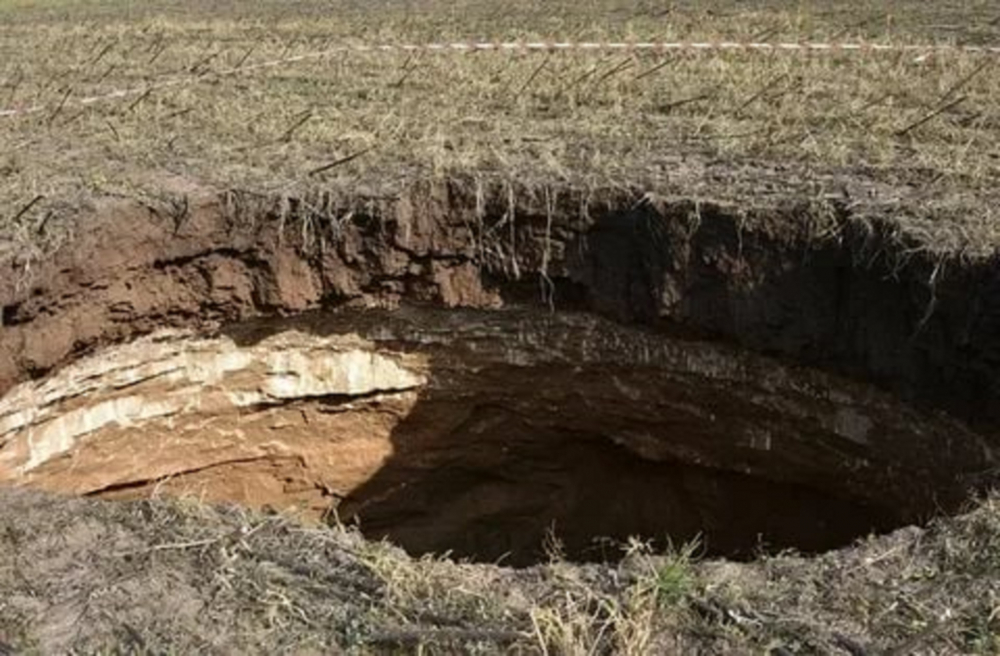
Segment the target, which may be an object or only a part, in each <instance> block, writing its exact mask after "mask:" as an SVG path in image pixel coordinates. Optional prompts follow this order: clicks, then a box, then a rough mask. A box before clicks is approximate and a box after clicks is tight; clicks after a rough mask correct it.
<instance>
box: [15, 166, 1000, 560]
mask: <svg viewBox="0 0 1000 656" xmlns="http://www.w3.org/2000/svg"><path fill="white" fill-rule="evenodd" d="M467 191H468V188H467V187H462V185H457V184H456V185H451V186H449V185H444V186H438V187H434V186H431V187H428V188H427V189H420V188H417V189H416V190H414V191H412V192H408V194H405V195H403V196H402V197H401V198H399V199H396V200H392V201H386V202H385V203H384V204H383V205H378V203H376V202H375V201H373V202H372V203H371V205H370V208H375V209H369V210H361V209H358V207H360V206H355V207H354V208H353V209H352V211H351V212H348V213H346V214H338V213H337V212H336V211H335V210H336V209H337V208H336V207H335V203H334V202H333V200H331V198H325V199H322V198H321V199H319V200H318V201H317V202H315V203H310V204H307V205H308V207H313V208H316V207H321V208H326V210H324V211H329V212H331V213H332V214H329V215H324V216H310V217H307V218H308V221H306V220H305V219H304V218H303V217H300V216H296V215H295V214H294V211H293V212H292V214H291V215H288V216H286V214H287V211H288V208H287V207H286V206H284V205H282V206H281V207H282V208H284V209H282V210H281V211H282V212H283V213H282V214H280V217H279V215H278V214H275V215H274V216H272V217H270V218H272V219H274V220H266V218H267V217H262V216H260V214H261V212H259V211H257V210H255V209H254V207H253V206H251V205H252V204H251V203H249V201H246V199H243V200H242V201H241V200H240V199H239V198H236V197H227V198H226V199H225V202H222V203H214V202H207V203H205V204H202V205H199V204H197V203H192V205H191V208H192V209H191V212H190V215H189V216H188V217H186V220H185V222H184V223H183V224H182V225H177V224H176V223H174V222H173V221H170V220H165V219H162V218H160V217H157V216H156V215H155V214H150V213H149V212H148V211H147V210H145V209H144V208H131V210H130V209H129V208H124V209H121V208H119V209H118V210H116V212H112V213H109V214H108V215H107V217H106V220H101V218H100V217H92V220H91V221H90V223H88V224H87V225H88V230H87V231H86V232H85V234H83V235H81V236H80V241H79V243H77V244H75V245H74V246H73V249H72V250H68V251H66V252H64V253H61V254H57V255H55V256H53V257H52V258H51V261H47V262H45V263H44V264H42V265H39V267H37V268H35V269H33V270H32V271H33V275H34V276H36V278H37V280H38V283H37V284H36V285H34V286H32V285H26V286H25V285H22V284H21V283H20V282H19V281H21V280H22V279H24V276H23V275H21V274H19V273H18V271H14V270H12V273H11V274H10V275H6V276H0V307H6V308H17V312H16V315H17V316H16V317H13V318H12V317H5V320H4V322H3V324H4V325H3V326H2V330H3V340H0V393H3V396H2V397H0V481H5V482H10V483H15V484H21V485H31V486H36V487H42V488H46V489H50V490H56V491H62V492H70V493H75V494H85V495H95V496H101V497H107V498H134V497H141V496H148V495H150V494H175V495H193V496H195V497H196V498H198V499H204V500H207V501H235V502H239V503H243V504H247V505H250V506H254V507H273V508H276V509H278V510H282V511H286V510H287V511H293V512H297V513H300V514H302V515H303V516H305V517H306V518H309V519H312V520H331V519H339V520H340V521H343V522H346V523H356V524H357V525H358V526H360V527H361V529H362V530H363V531H364V532H365V534H366V535H368V536H369V537H371V538H374V539H380V538H382V537H388V538H389V539H391V540H393V541H394V542H397V543H398V544H400V545H402V546H403V547H405V548H407V549H408V550H409V551H411V552H412V553H415V554H421V553H427V552H434V553H442V552H449V551H450V552H452V553H453V554H455V555H457V556H461V557H466V558H471V559H476V560H484V561H493V560H503V561H504V562H507V563H512V564H526V563H531V562H535V561H537V560H538V559H542V558H545V557H546V549H550V548H552V547H553V546H554V545H555V544H559V545H561V546H560V548H561V549H562V550H563V552H564V553H565V554H566V555H567V556H569V557H571V558H579V559H599V558H614V557H616V556H617V555H618V553H619V551H618V549H617V546H616V543H618V542H620V541H623V540H625V539H627V538H629V537H631V536H637V537H640V538H642V539H645V540H651V541H653V542H655V543H658V544H659V545H664V544H666V543H667V542H668V541H673V542H674V543H675V544H676V543H679V542H683V541H687V540H691V539H693V538H695V537H697V538H698V539H699V540H700V542H701V544H702V545H703V548H704V550H705V551H706V552H707V553H710V554H721V555H727V556H733V557H747V556H750V555H752V554H754V553H756V552H757V551H758V550H767V551H774V550H779V549H784V548H788V547H793V548H797V549H800V550H803V551H808V552H811V551H818V550H822V549H827V548H831V547H836V546H838V545H842V544H845V543H848V542H850V541H851V540H853V539H854V538H856V537H858V536H861V535H865V534H867V533H869V532H870V531H883V530H888V529H891V528H893V527H896V526H900V525H904V524H909V523H912V522H920V521H923V520H924V519H926V518H927V517H929V516H931V515H934V514H937V513H940V512H948V511H951V510H953V509H955V508H957V507H958V506H959V505H960V504H961V503H962V502H963V501H965V500H966V499H967V498H968V496H967V495H968V492H969V491H970V490H973V489H980V488H983V487H985V486H988V485H989V484H990V483H991V481H992V480H994V479H993V478H992V477H993V476H994V472H995V468H996V466H995V458H994V456H993V451H992V446H993V445H994V444H996V442H997V439H998V434H997V428H996V427H997V419H998V418H1000V382H998V381H1000V376H998V373H997V372H998V371H1000V340H998V339H997V336H998V335H1000V269H998V268H997V260H996V259H995V258H994V259H989V258H985V257H984V258H979V259H976V260H975V261H973V260H972V259H968V258H966V259H962V260H961V261H959V260H955V261H954V263H953V264H950V265H948V266H945V265H943V264H942V263H941V260H940V259H938V258H937V256H930V255H927V254H926V253H925V252H924V251H921V250H919V249H911V250H905V249H906V248H907V245H906V244H905V243H903V242H902V241H901V238H900V237H899V233H898V230H897V229H896V228H898V226H895V225H894V224H886V225H885V226H883V227H882V228H880V227H879V224H878V223H877V222H875V223H873V222H872V220H871V218H870V217H866V218H864V219H863V220H861V221H858V222H852V220H851V219H850V217H849V216H848V210H847V209H846V208H842V211H840V212H833V213H824V214H823V216H822V217H819V219H822V221H823V222H825V223H822V234H823V235H827V236H829V235H833V237H831V238H826V237H823V238H821V237H818V236H817V234H816V233H815V232H813V231H810V230H811V228H810V227H809V226H813V225H814V223H815V222H814V221H813V219H816V217H813V218H812V219H811V218H810V217H809V216H808V212H807V210H804V209H802V208H801V206H800V205H790V206H789V207H790V209H788V210H787V211H786V210H782V209H780V208H776V207H774V206H769V207H764V208H758V209H754V208H749V209H747V208H733V207H729V208H727V207H723V206H720V205H713V204H711V203H704V202H699V203H691V202H685V201H676V202H672V203H671V202H666V201H663V202H661V201H656V202H653V201H651V200H650V197H649V196H647V195H641V196H629V195H627V194H626V195H624V196H623V195H622V193H623V192H617V191H616V192H613V193H612V192H608V193H603V194H601V193H598V192H596V191H588V192H586V193H583V192H576V191H573V190H568V191H566V192H565V193H562V194H560V195H558V198H557V197H555V196H548V197H547V198H549V199H550V200H551V202H540V203H535V204H534V205H532V202H530V199H531V198H532V196H531V195H530V194H528V195H526V196H525V197H526V198H528V201H525V203H523V204H518V202H520V201H517V202H515V201H512V200H511V199H512V198H513V197H518V198H520V196H517V195H516V194H514V193H513V191H512V190H510V189H507V188H500V189H493V190H492V191H490V190H489V189H481V190H479V191H478V192H477V193H475V194H470V193H467ZM244 201H246V202H244ZM320 201H322V202H320ZM254 202H257V201H254ZM380 202H381V201H380ZM307 205H303V206H302V207H306V206H307ZM522 205H523V206H522ZM581 208H583V211H581ZM257 209H259V208H257ZM300 209H301V208H300ZM293 210H294V208H293ZM303 211H304V210H303ZM803 212H805V213H806V215H803ZM331 217H333V218H331ZM338 217H339V218H338ZM279 218H280V220H278V219H279ZM334 219H335V220H334ZM819 219H816V220H819ZM123 221H127V225H129V226H130V230H128V231H122V229H121V225H123ZM296 221H300V223H295V222H296ZM830 221H834V222H835V223H834V224H833V225H832V226H831V225H830V224H829V222H830ZM292 224H294V225H297V226H298V228H296V229H295V230H288V231H285V232H282V229H283V228H282V226H286V225H292ZM299 228H301V229H299ZM903 250H905V253H903ZM901 253H903V254H901ZM914 253H916V254H914ZM21 273H23V272H21ZM383 304H389V305H392V306H396V305H398V304H402V307H401V308H399V309H396V310H393V311H390V310H373V309H370V308H371V307H372V306H377V307H381V306H382V305H383ZM362 307H368V308H369V309H362ZM461 307H466V308H469V307H478V308H480V309H479V310H472V309H459V308H461ZM323 308H326V309H325V310H324V309H323ZM449 308H450V309H449ZM490 308H492V309H490ZM501 308H502V309H501ZM8 314H9V313H8ZM262 317H263V318H262ZM7 319H10V321H7ZM15 319H16V320H15ZM170 327H173V328H174V329H175V332H169V331H167V332H164V330H165V329H167V328H170ZM185 330H187V331H190V332H184V331H185ZM944 412H947V413H949V414H943V413H944Z"/></svg>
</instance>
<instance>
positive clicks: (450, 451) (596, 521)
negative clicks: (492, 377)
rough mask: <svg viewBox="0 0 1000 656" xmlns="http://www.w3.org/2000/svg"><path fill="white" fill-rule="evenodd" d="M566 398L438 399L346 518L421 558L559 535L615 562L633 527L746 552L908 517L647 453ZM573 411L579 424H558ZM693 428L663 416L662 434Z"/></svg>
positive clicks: (521, 560)
mask: <svg viewBox="0 0 1000 656" xmlns="http://www.w3.org/2000/svg"><path fill="white" fill-rule="evenodd" d="M549 373H550V372H549ZM609 373H610V372H609ZM619 373H620V372H619ZM567 375H570V374H569V373H568V372H567ZM598 375H600V373H598ZM520 376H521V378H520V380H517V379H512V380H511V379H509V380H507V381H506V384H507V387H508V388H509V387H510V385H512V384H513V385H515V386H516V385H522V386H523V391H522V394H524V395H527V396H530V395H532V387H531V385H532V379H533V378H534V377H533V376H532V372H531V371H530V370H529V371H527V372H522V373H521V374H520ZM566 398H568V399H570V400H571V406H572V407H563V408H558V407H557V408H553V407H546V404H545V403H538V404H533V403H530V402H529V403H517V402H514V403H512V404H509V405H514V406H520V407H519V408H511V407H509V405H508V404H507V403H506V401H507V399H505V394H504V393H502V392H501V393H498V394H497V398H496V402H495V403H490V402H489V401H488V400H487V401H484V402H481V403H476V404H473V405H468V406H463V403H464V402H465V401H464V400H463V399H455V398H447V396H444V395H435V394H430V395H428V396H427V397H426V398H424V399H422V400H421V401H420V402H418V404H417V405H416V407H415V408H414V409H413V410H412V411H411V413H410V414H409V415H408V417H407V418H406V419H405V420H404V421H403V422H402V423H401V424H400V425H399V426H398V427H397V429H396V430H395V432H394V434H393V438H392V441H393V446H394V455H393V456H392V457H391V458H390V459H389V460H388V461H387V462H386V463H385V465H384V466H383V467H382V468H381V469H380V471H379V472H378V473H377V474H376V475H375V476H374V477H373V478H371V479H370V480H369V481H368V482H367V483H365V484H364V485H362V486H361V487H360V488H358V489H356V490H355V491H354V492H353V493H352V494H351V495H350V496H349V497H348V498H347V499H346V500H345V501H344V502H343V503H342V504H341V505H340V507H339V508H338V516H339V518H340V520H341V521H346V522H349V523H350V522H357V523H358V524H359V525H360V528H361V530H362V532H363V533H364V534H365V535H366V536H367V537H368V538H370V539H382V538H387V539H389V540H390V541H391V542H393V543H395V544H397V545H399V546H401V547H403V548H404V549H405V550H407V551H408V552H409V553H411V554H413V555H422V554H428V553H438V554H441V553H446V552H450V553H451V554H452V555H453V556H455V557H458V558H464V559H469V560H473V561H480V562H496V561H501V562H503V563H505V564H509V565H514V566H527V565H531V564H534V563H537V562H541V561H545V560H547V559H548V557H549V554H548V553H547V550H548V549H549V547H548V546H547V545H550V544H552V543H553V538H554V539H555V541H556V542H557V543H558V544H559V545H560V547H561V551H562V555H564V556H565V557H567V558H570V559H572V560H579V561H606V560H616V559H618V558H620V557H621V556H622V555H623V553H622V550H621V546H622V545H623V544H624V543H625V542H626V541H627V540H628V539H629V538H630V537H633V536H635V537H639V538H641V539H644V540H649V541H651V542H652V543H653V544H654V545H655V546H657V547H660V548H664V547H666V546H667V545H668V543H670V542H672V543H673V544H675V545H676V544H679V543H682V542H687V541H689V540H692V539H695V538H698V539H699V542H700V544H701V545H702V549H703V550H704V552H705V553H706V554H707V555H724V556H727V557H733V558H749V557H752V556H754V555H755V554H758V553H760V552H761V551H766V552H774V551H778V550H782V549H786V548H795V549H797V550H800V551H804V552H816V551H821V550H825V549H830V548H834V547H838V546H842V545H845V544H848V543H850V542H852V541H853V540H855V539H856V538H858V537H859V536H865V535H867V534H869V533H870V532H872V531H886V530H890V529H892V528H894V527H897V526H900V525H902V524H904V523H905V519H904V518H903V517H902V516H901V515H899V514H897V513H894V512H892V511H891V510H889V509H887V508H882V507H873V506H871V505H869V504H866V503H865V502H862V501H857V500H852V499H849V498H847V497H846V496H844V497H840V496H837V495H835V494H832V493H830V492H828V491H823V490H819V489H811V488H810V487H807V486H805V485H801V484H792V483H785V482H778V481H773V480H768V479H766V478H763V477H760V476H752V475H747V474H743V473H739V472H734V471H724V470H721V469H713V468H710V467H704V466H699V465H697V464H690V463H681V462H678V461H653V460H650V459H647V458H644V457H642V456H640V455H638V454H636V453H634V452H633V451H631V450H630V449H629V448H628V447H626V446H623V445H622V444H619V443H616V440H615V436H614V435H612V434H606V433H604V432H602V431H601V428H602V425H604V426H607V425H609V424H614V423H615V419H614V418H613V417H612V418H610V420H609V418H608V417H607V416H605V417H598V416H597V414H598V413H601V412H602V411H604V412H606V411H607V410H606V408H607V406H606V405H605V406H604V408H605V409H604V410H602V409H597V408H588V406H587V402H586V401H585V400H584V399H583V398H580V397H574V396H573V395H572V394H570V395H568V396H567V397H566ZM505 405H506V406H507V407H505ZM532 407H534V408H535V409H537V414H532V413H531V408H532ZM588 412H592V413H594V416H593V422H592V423H593V424H594V427H595V429H596V430H595V431H593V432H589V431H587V430H581V429H580V428H579V421H577V420H579V419H582V420H583V423H587V418H586V415H587V414H588ZM566 413H569V414H570V415H573V416H574V417H575V419H574V421H571V422H568V423H571V424H576V426H570V427H568V426H561V425H560V417H565V416H566ZM684 430H686V428H685V426H684V424H683V423H678V422H671V421H664V422H663V423H662V434H661V435H660V436H659V437H661V438H667V439H669V436H670V433H671V432H678V431H684ZM687 430H688V432H689V433H690V427H687ZM685 437H686V438H690V435H688V436H685ZM685 437H681V439H685Z"/></svg>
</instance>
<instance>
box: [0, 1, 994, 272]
mask: <svg viewBox="0 0 1000 656" xmlns="http://www.w3.org/2000/svg"><path fill="white" fill-rule="evenodd" d="M189 5H190V3H180V2H166V1H163V0H160V1H159V2H148V3H127V2H108V1H104V2H97V1H92V2H54V3H51V2H25V1H23V0H17V1H12V0H5V1H4V2H0V107H3V108H19V107H21V108H23V107H41V108H42V109H40V110H39V111H36V112H34V113H31V114H27V115H19V116H8V117H2V118H0V143H2V144H3V145H4V148H3V150H2V153H0V204H2V206H3V208H4V211H3V213H2V216H3V219H2V221H0V230H2V238H4V239H6V240H8V242H9V241H10V240H14V241H16V242H18V243H19V244H20V245H21V247H22V248H23V247H26V246H28V245H29V244H30V245H31V247H32V248H34V247H37V246H39V245H43V246H44V244H43V243H42V242H44V241H45V240H41V239H39V236H40V234H44V236H47V237H48V238H49V239H50V240H55V241H58V240H59V239H61V238H62V237H64V236H65V234H64V233H65V232H66V230H68V229H69V228H68V227H65V226H62V222H61V220H62V219H64V218H67V217H70V216H71V215H72V213H73V212H72V210H73V209H74V208H75V207H79V206H81V205H83V204H86V203H88V202H92V201H93V200H94V199H96V198H101V197H109V196H111V197H120V196H125V197H133V198H134V197H138V198H148V199H156V198H162V197H163V196H164V195H168V194H186V193H190V192H192V191H195V190H210V191H219V190H225V189H249V190H253V191H254V192H258V193H263V194H269V195H274V196H276V197H280V196H287V197H304V196H306V195H307V194H308V192H309V191H311V190H316V189H323V190H333V191H341V192H344V193H346V194H349V195H352V196H355V197H358V196H364V195H366V194H367V195H374V196H377V195H380V194H387V193H388V194H391V193H393V191H395V190H398V189H399V188H400V187H401V186H403V185H405V184H407V183H408V182H410V181H412V180H414V179H420V178H427V177H446V176H454V175H462V176H467V177H468V176H472V177H492V178H500V179H511V180H517V181H519V183H521V184H527V185H532V184H535V185H545V184H551V185H560V184H563V185H565V184H572V185H585V186H592V187H600V186H628V185H633V186H640V187H645V188H647V189H651V190H663V191H668V192H669V191H676V190H683V191H684V193H686V194H689V195H702V196H705V197H720V198H734V199H739V198H740V197H742V196H747V195H751V196H756V195H769V194H775V193H782V192H785V193H787V194H793V193H794V194H795V195H798V196H812V197H817V198H822V197H824V196H830V195H843V194H844V193H845V192H844V190H843V188H844V187H845V184H844V180H845V178H853V179H861V180H864V181H870V182H872V183H875V182H877V183H881V184H886V185H888V186H889V187H890V188H891V190H890V191H889V192H883V193H881V194H880V197H881V198H883V199H888V200H886V201H885V202H884V205H886V207H885V208H884V211H885V212H886V213H897V214H899V216H900V217H901V220H903V222H904V223H905V222H906V220H907V219H917V220H918V221H916V222H915V226H916V228H915V229H917V230H918V231H919V232H921V233H922V234H923V236H924V237H925V241H927V242H928V244H929V245H930V246H931V247H939V248H942V249H944V250H950V251H952V252H955V251H961V250H971V251H981V250H986V251H989V250H991V249H992V246H994V245H995V244H996V239H997V235H996V232H995V228H994V227H993V220H992V212H993V211H994V209H993V208H994V207H995V202H994V201H995V198H996V193H997V192H996V191H995V190H996V189H997V188H1000V185H998V184H997V182H998V171H1000V150H998V148H1000V146H998V142H997V140H996V135H997V131H998V129H1000V114H998V112H1000V109H998V107H1000V104H998V103H997V99H998V98H1000V75H997V72H996V65H997V63H998V57H997V55H995V54H992V55H991V54H976V53H939V54H933V55H929V56H922V55H921V54H920V53H913V52H904V53H900V52H883V53H843V54H835V53H814V54H809V53H801V52H770V53H760V52H749V53H748V52H727V53H718V52H698V51H681V52H674V53H655V52H636V53H630V52H621V51H582V52H581V51H569V52H556V53H544V52H532V53H523V52H477V53H455V52H443V53H428V52H423V53H404V52H394V53H388V52H340V53H334V54H330V55H329V56H322V57H316V58H310V59H306V60H303V61H294V62H287V63H284V64H280V65H274V66H268V67H260V66H261V65H262V64H265V63H266V62H273V61H275V60H283V59H287V58H290V57H295V56H296V55H301V54H308V53H317V52H324V51H326V50H328V49H330V48H331V47H334V46H337V45H340V44H345V43H346V44H374V43H417V44H420V43H428V42H440V41H449V40H462V41H468V40H488V41H502V40H518V39H525V40H551V39H555V40H566V41H584V40H593V41H615V40H617V41H632V40H657V41H671V40H694V41H699V40H734V41H768V42H782V41H824V40H831V41H840V40H845V41H868V42H877V43H884V44H921V43H936V44H948V43H957V44H966V45H968V44H989V43H994V42H1000V22H998V20H997V18H998V16H1000V14H998V11H997V9H996V7H995V6H993V3H990V2H953V3H946V4H943V5H942V4H938V3H935V4H933V5H931V4H928V3H922V2H897V3H893V4H892V5H888V6H878V7H875V6H872V5H870V3H863V2H843V3H836V5H835V6H833V7H828V6H827V4H826V3H814V4H810V3H790V2H756V3H751V4H750V5H744V4H742V3H740V4H738V5H737V4H734V3H727V2H709V3H701V2H681V3H654V2H624V1H622V0H600V1H595V2H587V3H582V4H581V3H568V2H545V3H537V2H514V3H506V4H504V5H503V7H502V8H500V7H499V6H497V5H495V4H494V3H487V2H475V1H471V0H466V1H464V2H460V3H444V2H433V1H427V0H421V1H418V2H384V1H383V2H374V3H373V2H319V1H318V0H317V1H302V0H300V1H297V2H271V1H257V2H219V1H217V2H211V3H198V4H197V6H189ZM119 89H129V90H133V91H134V93H130V94H129V95H127V96H124V97H121V98H113V99H109V100H104V101H98V102H93V103H89V104H83V103H81V100H82V99H84V98H86V97H88V96H93V95H102V94H108V93H111V92H113V91H115V90H119ZM764 178H766V179H767V181H766V183H765V182H762V179H764ZM942 217H945V218H944V219H942ZM921 219H926V221H924V222H921V221H920V220H921ZM931 219H933V220H931ZM928 222H929V223H928ZM939 231H940V232H939Z"/></svg>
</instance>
